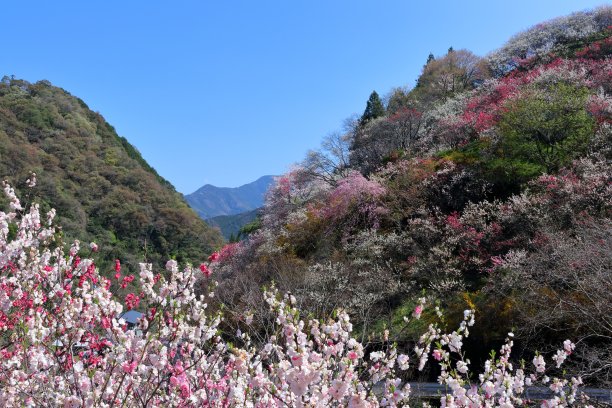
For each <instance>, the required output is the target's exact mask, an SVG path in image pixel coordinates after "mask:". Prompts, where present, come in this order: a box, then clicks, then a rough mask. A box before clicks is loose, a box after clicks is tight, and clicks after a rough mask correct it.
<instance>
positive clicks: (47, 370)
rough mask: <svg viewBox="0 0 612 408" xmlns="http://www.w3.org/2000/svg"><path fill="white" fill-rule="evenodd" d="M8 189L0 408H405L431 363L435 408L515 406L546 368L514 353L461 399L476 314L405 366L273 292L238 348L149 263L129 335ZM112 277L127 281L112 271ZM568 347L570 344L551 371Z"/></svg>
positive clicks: (98, 282) (132, 298)
mask: <svg viewBox="0 0 612 408" xmlns="http://www.w3.org/2000/svg"><path fill="white" fill-rule="evenodd" d="M4 190H5V192H6V194H7V196H8V198H9V200H10V208H11V212H9V213H4V212H0V271H1V274H0V330H2V338H1V342H2V344H1V353H2V362H1V363H0V404H1V405H2V406H28V407H33V406H66V407H93V406H100V407H111V406H176V407H179V406H180V407H187V406H220V407H227V406H236V407H247V406H251V407H265V406H269V407H280V406H296V407H305V406H349V407H375V406H386V407H397V406H407V403H408V398H409V397H410V387H409V385H408V384H407V383H406V382H405V381H404V377H402V373H405V372H406V370H407V369H408V368H409V367H410V361H412V360H413V359H414V360H417V361H419V363H418V366H419V368H421V369H422V368H423V367H424V365H425V363H426V362H427V360H428V359H429V356H430V355H431V356H432V357H433V358H434V359H435V360H437V361H438V362H439V364H440V366H441V367H442V374H441V376H440V382H441V383H443V384H448V385H449V386H450V389H451V390H452V394H451V395H448V396H444V397H442V404H443V405H444V406H450V405H451V403H452V404H454V406H476V405H478V406H480V405H483V404H489V403H492V402H494V403H498V402H499V403H502V402H508V403H520V402H521V401H522V400H521V397H520V395H521V393H522V392H523V391H524V387H525V385H527V384H528V383H529V382H530V381H531V382H533V381H534V380H537V379H538V378H539V377H537V375H540V374H541V372H542V371H543V368H544V363H543V362H542V360H541V357H542V356H537V357H536V360H534V362H535V363H536V374H535V375H536V376H535V377H530V376H527V375H526V374H524V371H523V370H522V369H519V370H516V371H513V368H512V364H511V363H510V359H509V353H510V349H511V346H512V344H511V342H509V343H508V344H506V346H504V348H503V349H502V353H501V357H500V359H498V360H497V361H495V362H493V361H491V362H488V363H487V365H486V366H485V371H484V373H483V374H481V375H480V379H479V381H478V382H477V383H476V384H474V385H473V386H472V387H471V388H469V389H467V390H466V388H465V387H464V385H465V384H466V382H467V381H468V378H469V377H468V366H469V360H466V359H464V358H463V352H462V351H461V350H462V344H463V339H464V338H465V337H466V336H467V335H468V328H469V326H471V325H473V323H474V313H473V311H466V313H465V318H464V320H463V322H462V323H461V325H460V327H459V329H458V330H456V331H454V332H452V333H450V334H444V333H443V332H442V330H441V329H440V328H439V327H438V326H437V325H435V324H431V325H430V326H429V329H428V331H427V332H426V333H425V334H424V335H423V336H422V337H421V339H420V341H419V342H418V343H417V344H416V345H415V347H414V356H412V357H411V356H409V354H408V353H400V352H399V351H398V349H397V347H396V345H395V344H393V343H391V342H389V341H388V340H387V341H386V342H385V344H384V345H383V346H382V347H378V348H377V349H376V350H373V351H370V352H366V348H365V347H364V345H363V344H362V343H361V342H359V341H357V340H356V339H355V338H354V337H353V336H352V324H351V323H350V319H349V316H348V315H347V314H346V313H345V312H342V311H340V312H338V313H337V315H336V316H335V318H333V319H329V320H326V321H321V320H317V319H308V320H304V319H302V318H301V317H300V314H299V312H298V311H297V309H296V307H295V298H294V297H293V296H289V295H288V296H285V297H279V295H278V294H277V292H276V291H274V290H272V291H269V292H266V295H265V297H266V302H267V303H268V305H269V307H270V310H271V311H272V313H273V314H274V316H275V317H276V324H275V328H274V331H273V332H272V333H271V335H270V336H269V337H267V338H266V341H265V342H264V343H263V344H261V345H259V346H256V345H254V344H253V343H251V341H250V339H249V337H248V336H247V335H246V334H239V337H238V341H239V342H241V344H242V346H235V345H233V344H231V343H229V342H227V341H226V340H225V339H224V336H222V335H221V334H220V333H219V324H220V322H221V319H222V316H221V315H219V314H213V313H210V312H207V304H206V303H205V300H206V298H205V297H203V296H197V295H196V294H195V292H194V284H195V283H196V280H197V279H198V276H201V273H196V269H194V268H192V267H191V266H187V267H186V268H184V269H182V270H181V269H179V267H178V264H177V262H176V261H173V260H171V261H168V262H167V264H166V269H167V271H168V278H167V279H165V278H164V277H161V276H160V275H158V274H157V275H156V274H154V272H153V271H152V267H151V265H150V264H141V265H140V273H139V278H140V279H139V280H134V282H130V283H137V286H138V289H139V291H140V294H139V295H135V294H133V293H130V294H129V295H128V296H127V297H126V299H125V303H126V306H127V308H128V309H131V308H136V307H138V306H141V307H143V308H145V309H146V310H145V313H144V314H143V315H142V317H141V318H140V319H138V321H137V323H136V327H135V328H134V329H127V327H126V326H127V325H126V322H125V320H124V319H123V318H122V312H123V311H124V307H123V305H122V304H121V303H120V302H119V301H118V300H117V299H116V298H115V297H114V296H113V294H112V293H111V292H110V291H109V288H110V281H109V280H108V279H107V278H104V277H103V276H101V275H100V274H99V272H98V270H97V268H96V267H95V264H94V261H93V260H91V259H81V258H80V257H79V251H80V245H79V243H78V242H75V243H74V244H73V245H72V246H71V247H70V250H69V252H68V253H67V254H66V253H64V250H63V247H62V245H61V244H57V243H56V242H55V241H54V237H55V235H54V232H55V230H54V227H52V226H51V223H52V220H53V212H51V213H49V214H48V219H47V222H46V225H43V224H42V222H41V219H40V214H39V212H38V207H37V206H36V205H32V206H31V207H30V208H29V210H25V209H24V208H23V207H22V206H21V204H20V202H19V200H18V199H17V198H16V196H15V194H14V191H13V190H12V188H11V187H10V186H8V185H6V184H5V185H4ZM11 225H14V226H15V228H16V233H15V234H14V236H12V235H11V234H9V231H10V230H11V227H10V226H11ZM216 259H217V256H215V255H213V256H212V257H211V262H212V261H216ZM203 266H204V267H200V269H202V271H208V270H209V269H208V268H214V267H215V265H214V264H213V265H203ZM115 271H116V273H118V274H119V273H120V272H121V266H120V263H119V262H117V263H116V268H115ZM205 273H206V272H205ZM425 306H426V299H425V298H423V299H419V303H418V305H417V306H416V308H415V310H414V313H413V317H414V318H416V319H418V318H420V317H421V315H422V313H423V310H424V308H425ZM248 322H249V323H250V319H249V320H248ZM434 343H435V344H434ZM573 347H574V346H573V344H572V343H571V342H569V341H568V342H566V343H565V344H564V350H562V351H560V352H558V353H557V354H556V355H555V357H554V360H555V362H556V363H557V365H560V364H561V363H562V362H563V360H564V359H565V358H566V357H567V355H569V354H570V353H571V352H572V350H573ZM432 349H433V351H432ZM451 356H459V359H458V360H457V359H455V360H453V359H452V358H451ZM453 361H455V363H454V362H453ZM453 364H455V368H453ZM548 381H551V385H550V388H551V390H552V391H553V392H554V394H555V397H554V399H553V400H551V401H549V403H550V404H552V406H566V405H567V404H569V403H572V402H573V401H574V399H575V398H576V397H575V395H576V391H577V389H576V386H577V385H578V384H579V380H573V379H572V380H567V379H553V380H548V379H547V380H546V382H548ZM568 384H571V387H570V388H569V390H570V392H569V393H568V391H567V390H568V387H567V385H568Z"/></svg>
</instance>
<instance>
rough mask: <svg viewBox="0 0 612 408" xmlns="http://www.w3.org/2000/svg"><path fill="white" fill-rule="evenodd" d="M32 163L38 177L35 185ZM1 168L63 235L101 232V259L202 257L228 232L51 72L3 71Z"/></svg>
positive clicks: (131, 263) (85, 237)
mask: <svg viewBox="0 0 612 408" xmlns="http://www.w3.org/2000/svg"><path fill="white" fill-rule="evenodd" d="M30 172H35V173H36V174H37V176H38V181H39V182H38V185H37V186H36V187H35V188H34V190H33V191H31V192H29V191H28V190H27V189H25V188H24V187H25V184H24V182H25V180H26V179H27V178H28V175H29V174H30ZM0 177H2V178H3V179H6V180H8V181H9V182H10V183H11V184H12V185H14V186H16V188H17V190H21V191H18V194H20V195H21V196H22V197H29V200H30V201H31V200H35V201H36V202H38V203H40V204H41V209H42V210H43V211H47V210H49V209H50V208H55V209H56V210H57V213H58V216H59V224H60V225H62V226H63V228H64V230H63V235H64V237H63V238H64V240H65V241H71V240H73V239H78V240H80V241H81V242H83V243H84V244H88V243H89V242H90V241H95V242H96V243H97V244H98V245H99V247H100V252H101V258H102V259H103V260H104V263H105V264H106V265H102V267H103V268H104V267H106V268H110V264H111V262H112V261H113V260H114V259H120V260H121V261H122V263H123V264H124V265H125V266H126V267H128V268H131V269H135V268H137V263H138V262H142V261H143V260H147V261H148V262H153V263H163V262H165V261H166V260H167V259H169V258H176V259H177V260H178V261H180V262H187V261H191V262H197V261H199V260H201V259H203V258H204V256H205V255H206V254H208V253H209V252H211V251H212V250H213V249H214V248H215V247H216V246H217V245H219V244H220V242H222V237H221V236H220V234H219V233H218V231H216V230H214V229H212V228H211V227H209V226H208V225H206V224H205V223H204V222H203V221H202V220H201V219H200V218H199V217H198V216H197V215H196V214H195V213H194V211H193V210H191V209H190V208H189V207H188V205H187V204H186V203H185V201H184V200H183V198H182V196H181V195H180V194H178V193H177V192H176V191H175V189H174V187H172V185H171V184H170V183H169V182H168V181H166V180H164V179H163V178H162V177H161V176H159V174H157V173H156V171H155V170H154V169H153V168H152V167H151V166H150V165H149V164H147V162H146V161H145V160H144V159H143V158H142V156H141V155H140V153H139V152H138V150H136V148H135V147H134V146H132V145H131V144H130V143H129V142H128V141H127V140H126V139H125V138H123V137H120V136H118V135H117V133H116V132H115V129H114V128H113V127H112V126H111V125H110V124H108V123H107V122H106V121H105V120H104V118H103V117H102V116H101V115H100V114H99V113H96V112H93V111H91V110H90V109H89V108H88V107H87V105H86V104H85V103H84V102H83V101H82V100H81V99H79V98H76V97H74V96H72V95H70V94H69V93H68V92H66V91H65V90H63V89H61V88H57V87H55V86H52V85H51V84H50V83H49V82H48V81H39V82H37V83H34V84H32V83H29V82H26V81H23V80H18V79H14V78H8V77H4V78H3V79H2V82H1V83H0ZM32 195H33V196H32ZM1 204H2V205H4V204H5V203H1Z"/></svg>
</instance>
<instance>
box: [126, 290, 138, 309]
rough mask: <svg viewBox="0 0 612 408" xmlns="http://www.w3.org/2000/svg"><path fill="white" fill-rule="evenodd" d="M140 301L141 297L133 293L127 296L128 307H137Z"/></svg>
mask: <svg viewBox="0 0 612 408" xmlns="http://www.w3.org/2000/svg"><path fill="white" fill-rule="evenodd" d="M139 303H140V298H139V297H138V296H136V295H135V294H133V293H129V294H128V295H127V296H126V297H125V304H126V306H127V307H128V309H134V308H136V307H137V306H138V304H139Z"/></svg>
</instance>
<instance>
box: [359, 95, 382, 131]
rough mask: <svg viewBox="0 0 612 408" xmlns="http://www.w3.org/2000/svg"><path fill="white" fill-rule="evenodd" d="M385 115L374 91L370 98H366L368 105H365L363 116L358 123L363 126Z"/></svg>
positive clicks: (378, 97)
mask: <svg viewBox="0 0 612 408" xmlns="http://www.w3.org/2000/svg"><path fill="white" fill-rule="evenodd" d="M384 115H385V106H384V105H383V103H382V101H381V100H380V96H378V93H376V91H372V93H371V94H370V97H369V98H368V103H367V104H366V108H365V111H364V112H363V115H361V119H360V121H359V123H360V124H361V125H362V126H363V125H365V124H366V123H368V122H369V121H371V120H372V119H376V118H379V117H381V116H384Z"/></svg>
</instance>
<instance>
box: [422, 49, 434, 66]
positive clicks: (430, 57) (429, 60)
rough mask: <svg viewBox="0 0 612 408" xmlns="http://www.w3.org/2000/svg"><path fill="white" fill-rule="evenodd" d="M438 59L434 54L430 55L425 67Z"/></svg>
mask: <svg viewBox="0 0 612 408" xmlns="http://www.w3.org/2000/svg"><path fill="white" fill-rule="evenodd" d="M435 59H436V57H434V55H433V53H431V52H430V53H429V56H428V57H427V62H426V63H425V65H427V64H429V63H430V62H431V61H434V60H435Z"/></svg>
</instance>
